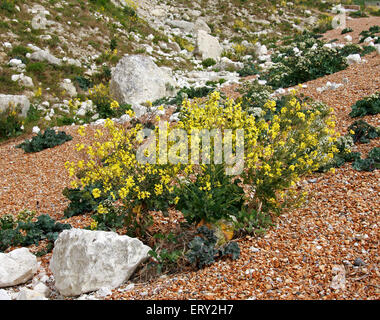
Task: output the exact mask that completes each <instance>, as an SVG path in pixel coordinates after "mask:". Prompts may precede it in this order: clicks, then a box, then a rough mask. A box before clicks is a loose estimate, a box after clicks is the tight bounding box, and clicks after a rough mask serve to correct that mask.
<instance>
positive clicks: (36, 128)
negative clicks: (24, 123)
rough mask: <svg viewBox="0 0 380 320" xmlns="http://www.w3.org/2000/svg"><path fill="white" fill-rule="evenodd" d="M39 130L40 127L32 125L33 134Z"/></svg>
mask: <svg viewBox="0 0 380 320" xmlns="http://www.w3.org/2000/svg"><path fill="white" fill-rule="evenodd" d="M40 131H41V129H40V128H39V127H38V126H34V127H33V129H32V132H33V133H35V134H37V133H38V132H40Z"/></svg>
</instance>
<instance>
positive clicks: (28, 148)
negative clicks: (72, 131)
mask: <svg viewBox="0 0 380 320" xmlns="http://www.w3.org/2000/svg"><path fill="white" fill-rule="evenodd" d="M72 139H73V137H72V136H70V135H68V134H66V132H64V131H58V132H56V131H55V130H53V129H50V128H49V129H46V130H45V131H44V133H43V134H42V133H41V132H38V133H37V135H36V136H34V137H33V138H32V139H31V140H28V139H26V140H25V141H24V142H23V143H21V144H19V145H17V146H16V148H21V149H23V150H24V151H25V152H27V153H32V152H39V151H42V150H45V149H48V148H53V147H55V146H59V145H61V144H63V143H65V142H66V141H70V140H72Z"/></svg>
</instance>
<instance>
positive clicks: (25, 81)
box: [20, 76, 34, 88]
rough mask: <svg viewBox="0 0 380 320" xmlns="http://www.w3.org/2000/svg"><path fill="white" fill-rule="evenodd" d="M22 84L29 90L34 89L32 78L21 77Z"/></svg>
mask: <svg viewBox="0 0 380 320" xmlns="http://www.w3.org/2000/svg"><path fill="white" fill-rule="evenodd" d="M20 82H21V84H22V85H23V86H25V87H27V88H33V87H34V83H33V79H32V78H31V77H28V76H23V77H21V79H20Z"/></svg>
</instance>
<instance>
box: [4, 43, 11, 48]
mask: <svg viewBox="0 0 380 320" xmlns="http://www.w3.org/2000/svg"><path fill="white" fill-rule="evenodd" d="M3 46H4V48H7V49H11V48H12V44H11V43H10V42H4V43H3Z"/></svg>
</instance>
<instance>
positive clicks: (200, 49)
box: [194, 30, 223, 60]
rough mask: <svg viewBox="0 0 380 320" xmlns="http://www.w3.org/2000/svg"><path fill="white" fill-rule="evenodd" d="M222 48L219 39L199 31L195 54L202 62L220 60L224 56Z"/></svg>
mask: <svg viewBox="0 0 380 320" xmlns="http://www.w3.org/2000/svg"><path fill="white" fill-rule="evenodd" d="M222 51H223V49H222V47H221V46H220V44H219V41H218V39H217V38H215V37H213V36H211V35H209V34H208V33H207V32H206V31H204V30H198V31H197V36H196V48H195V50H194V54H195V56H196V57H199V58H200V59H201V60H205V59H207V58H212V59H214V60H218V59H219V58H220V56H221V54H222Z"/></svg>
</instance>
